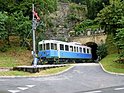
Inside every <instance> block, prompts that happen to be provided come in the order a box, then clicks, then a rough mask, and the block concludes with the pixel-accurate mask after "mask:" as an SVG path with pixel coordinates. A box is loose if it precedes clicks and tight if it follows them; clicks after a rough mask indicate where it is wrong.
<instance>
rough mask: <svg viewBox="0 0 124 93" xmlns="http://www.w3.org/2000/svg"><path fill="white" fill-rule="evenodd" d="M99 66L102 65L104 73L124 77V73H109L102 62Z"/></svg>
mask: <svg viewBox="0 0 124 93" xmlns="http://www.w3.org/2000/svg"><path fill="white" fill-rule="evenodd" d="M99 64H100V66H101V68H102V69H103V71H104V72H106V73H109V74H113V75H124V73H115V72H110V71H107V70H106V69H105V68H104V67H103V65H102V64H101V63H100V62H99Z"/></svg>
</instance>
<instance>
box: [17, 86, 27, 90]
mask: <svg viewBox="0 0 124 93" xmlns="http://www.w3.org/2000/svg"><path fill="white" fill-rule="evenodd" d="M17 88H18V89H20V90H26V89H28V87H17Z"/></svg>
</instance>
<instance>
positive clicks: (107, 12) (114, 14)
mask: <svg viewBox="0 0 124 93" xmlns="http://www.w3.org/2000/svg"><path fill="white" fill-rule="evenodd" d="M123 6H124V3H122V2H121V1H120V0H114V1H113V0H110V5H108V6H105V8H103V9H102V10H101V11H100V12H99V13H98V15H97V18H96V21H98V22H99V24H100V25H101V27H102V28H104V29H105V31H106V32H107V33H115V32H116V29H117V28H119V27H120V25H119V24H118V20H120V19H121V18H122V16H124V12H123V11H124V7H123Z"/></svg>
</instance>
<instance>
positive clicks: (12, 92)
mask: <svg viewBox="0 0 124 93" xmlns="http://www.w3.org/2000/svg"><path fill="white" fill-rule="evenodd" d="M8 91H9V92H11V93H17V92H20V90H8Z"/></svg>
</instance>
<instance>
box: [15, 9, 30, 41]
mask: <svg viewBox="0 0 124 93" xmlns="http://www.w3.org/2000/svg"><path fill="white" fill-rule="evenodd" d="M13 17H14V18H15V19H14V21H16V26H15V31H16V32H15V33H16V35H18V36H19V37H20V43H22V42H26V41H25V40H26V38H27V36H28V34H29V33H30V31H31V26H32V25H31V24H32V22H31V20H29V17H28V16H27V17H25V16H24V15H23V13H22V11H20V12H19V13H17V12H15V13H14V14H13Z"/></svg>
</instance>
